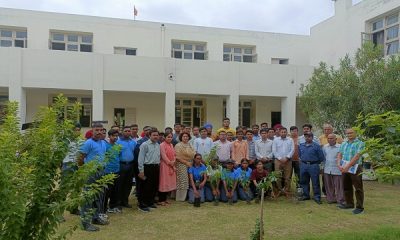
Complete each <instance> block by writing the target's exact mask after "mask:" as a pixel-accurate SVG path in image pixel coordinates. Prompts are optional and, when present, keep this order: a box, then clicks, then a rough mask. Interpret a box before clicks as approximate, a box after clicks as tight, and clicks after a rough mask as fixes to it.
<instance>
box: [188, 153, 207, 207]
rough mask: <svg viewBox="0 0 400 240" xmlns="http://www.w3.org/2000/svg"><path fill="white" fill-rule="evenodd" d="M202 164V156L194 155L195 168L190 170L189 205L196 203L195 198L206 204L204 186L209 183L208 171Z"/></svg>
mask: <svg viewBox="0 0 400 240" xmlns="http://www.w3.org/2000/svg"><path fill="white" fill-rule="evenodd" d="M201 162H202V157H201V154H199V153H196V154H195V155H194V162H193V166H191V167H190V168H189V169H188V173H189V181H190V187H189V203H194V202H195V198H200V202H202V203H203V202H204V186H205V184H206V181H207V169H206V166H204V164H202V163H201Z"/></svg>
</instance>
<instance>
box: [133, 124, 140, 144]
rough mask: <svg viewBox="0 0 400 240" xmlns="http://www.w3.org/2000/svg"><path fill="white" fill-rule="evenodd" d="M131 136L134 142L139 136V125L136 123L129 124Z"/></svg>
mask: <svg viewBox="0 0 400 240" xmlns="http://www.w3.org/2000/svg"><path fill="white" fill-rule="evenodd" d="M131 134H132V135H131V138H132V139H133V140H134V141H135V142H137V141H139V139H140V138H141V137H140V136H139V126H138V125H137V124H132V125H131Z"/></svg>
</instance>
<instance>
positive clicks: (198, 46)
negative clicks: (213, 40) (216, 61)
mask: <svg viewBox="0 0 400 240" xmlns="http://www.w3.org/2000/svg"><path fill="white" fill-rule="evenodd" d="M196 51H204V45H196Z"/></svg>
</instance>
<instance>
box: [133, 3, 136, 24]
mask: <svg viewBox="0 0 400 240" xmlns="http://www.w3.org/2000/svg"><path fill="white" fill-rule="evenodd" d="M133 21H136V6H135V5H133Z"/></svg>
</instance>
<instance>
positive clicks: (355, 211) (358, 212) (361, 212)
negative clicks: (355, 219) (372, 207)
mask: <svg viewBox="0 0 400 240" xmlns="http://www.w3.org/2000/svg"><path fill="white" fill-rule="evenodd" d="M363 213H364V209H361V208H355V209H354V210H353V214H355V215H356V214H363Z"/></svg>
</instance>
